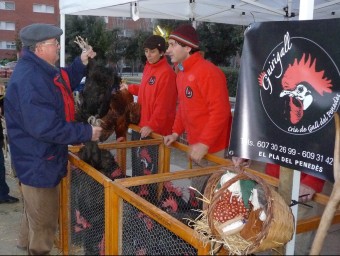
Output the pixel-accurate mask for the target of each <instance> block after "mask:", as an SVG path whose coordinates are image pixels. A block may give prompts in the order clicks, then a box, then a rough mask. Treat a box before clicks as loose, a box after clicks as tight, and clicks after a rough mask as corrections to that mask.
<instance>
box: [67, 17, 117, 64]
mask: <svg viewBox="0 0 340 256" xmlns="http://www.w3.org/2000/svg"><path fill="white" fill-rule="evenodd" d="M65 27H66V30H67V32H68V33H67V34H66V39H65V40H66V52H67V54H68V58H67V61H68V62H69V61H71V60H73V59H74V58H75V57H76V56H79V53H80V49H79V47H78V45H77V44H75V43H73V41H74V40H75V38H76V36H81V37H82V38H84V39H85V38H86V39H88V43H89V44H90V45H91V46H92V47H93V49H94V50H95V51H96V53H97V57H96V59H98V60H104V59H105V57H106V55H107V51H108V49H109V47H110V45H111V43H112V42H111V40H110V39H111V37H110V35H109V33H108V32H107V31H106V23H105V21H104V18H103V17H94V16H74V15H68V16H66V22H65Z"/></svg>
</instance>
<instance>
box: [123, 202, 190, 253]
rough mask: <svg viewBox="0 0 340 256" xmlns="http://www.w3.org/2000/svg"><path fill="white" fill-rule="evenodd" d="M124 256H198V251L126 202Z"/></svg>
mask: <svg viewBox="0 0 340 256" xmlns="http://www.w3.org/2000/svg"><path fill="white" fill-rule="evenodd" d="M123 212H124V214H123V234H122V236H123V237H122V240H123V241H122V255H197V250H196V249H195V248H194V247H192V246H191V245H190V244H188V243H186V242H185V241H184V240H183V239H181V238H180V237H178V236H176V235H175V234H174V233H172V232H171V231H170V230H168V229H166V228H165V227H164V226H162V225H160V224H159V223H157V222H156V221H154V220H152V219H151V218H150V217H148V216H147V215H146V214H144V213H143V212H141V211H139V210H138V209H137V208H135V207H133V206H132V205H131V204H129V203H126V202H124V206H123Z"/></svg>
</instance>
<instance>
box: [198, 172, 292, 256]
mask: <svg viewBox="0 0 340 256" xmlns="http://www.w3.org/2000/svg"><path fill="white" fill-rule="evenodd" d="M222 169H223V168H222ZM226 171H232V172H234V173H235V174H236V176H234V177H233V178H231V179H229V180H228V181H227V182H226V183H224V184H223V185H222V187H221V188H219V189H218V190H216V188H217V186H218V184H219V180H220V178H221V176H222V175H223V174H225V173H226ZM241 180H250V181H254V182H255V184H257V187H260V188H261V190H262V192H263V194H264V196H265V202H266V204H265V207H264V208H263V209H262V210H263V211H264V212H265V216H266V217H265V219H263V221H257V219H258V217H259V212H260V211H259V210H256V211H255V210H252V209H250V210H249V212H246V211H243V215H242V216H237V217H236V218H234V221H236V222H240V221H242V220H246V221H245V222H246V223H245V224H243V225H241V226H242V227H240V226H239V227H236V228H235V229H234V232H231V234H230V235H228V234H224V235H221V228H220V226H219V224H221V223H217V222H216V210H217V209H216V208H217V207H220V205H221V198H223V197H225V196H226V194H230V191H229V189H228V188H230V186H232V185H233V184H234V183H235V182H237V181H241ZM204 196H205V197H206V198H207V199H209V200H208V202H204V204H203V215H204V214H205V215H206V216H204V218H203V219H204V220H205V221H207V222H208V227H209V228H207V230H205V233H206V235H207V236H209V239H210V240H214V241H216V242H218V243H220V244H223V246H224V248H225V249H226V250H227V251H228V252H229V253H230V254H239V255H244V254H251V253H255V252H261V251H266V250H269V249H273V248H277V247H281V246H283V245H284V244H286V243H287V242H288V241H289V240H291V238H292V235H293V233H294V216H293V214H292V211H291V209H290V208H289V207H288V205H287V204H286V203H285V201H284V200H283V198H282V197H281V196H280V195H279V194H278V193H277V192H276V191H274V190H273V188H271V187H270V186H269V185H268V184H266V183H265V182H264V180H263V179H261V178H260V177H258V176H256V175H252V174H250V173H247V172H245V171H243V170H240V169H239V168H236V167H232V168H230V167H228V169H224V172H216V173H215V174H213V175H212V176H211V177H210V179H209V181H208V183H207V186H206V188H205V191H204ZM230 203H231V201H230ZM224 204H225V202H224ZM229 208H230V209H232V206H231V207H229ZM201 221H202V220H201ZM236 222H235V223H233V224H236ZM226 224H228V223H226ZM222 226H223V225H222ZM235 230H236V231H237V232H235Z"/></svg>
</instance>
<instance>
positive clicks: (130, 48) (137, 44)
mask: <svg viewBox="0 0 340 256" xmlns="http://www.w3.org/2000/svg"><path fill="white" fill-rule="evenodd" d="M149 36H151V34H150V33H147V32H143V31H139V32H138V33H137V34H136V35H135V36H134V37H132V38H129V39H128V40H129V42H128V45H127V47H126V49H125V59H126V60H128V61H129V62H130V63H131V66H132V72H134V71H135V70H136V68H135V67H136V66H137V65H138V64H140V63H141V62H145V58H144V49H143V44H144V41H145V40H146V38H147V37H149Z"/></svg>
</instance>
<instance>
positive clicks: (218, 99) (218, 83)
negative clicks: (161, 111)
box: [164, 24, 232, 162]
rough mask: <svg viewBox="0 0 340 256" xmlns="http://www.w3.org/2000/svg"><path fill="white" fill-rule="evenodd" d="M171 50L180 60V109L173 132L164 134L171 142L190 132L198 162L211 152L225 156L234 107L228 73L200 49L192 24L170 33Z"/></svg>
mask: <svg viewBox="0 0 340 256" xmlns="http://www.w3.org/2000/svg"><path fill="white" fill-rule="evenodd" d="M168 44H169V47H168V49H167V54H168V55H169V56H170V58H171V62H172V63H177V68H178V70H179V71H178V73H177V79H176V82H177V91H178V109H177V112H176V118H175V122H174V125H173V127H172V134H171V135H167V136H165V137H164V143H165V144H166V145H167V146H169V145H170V144H171V143H172V142H174V141H176V140H177V138H178V137H179V135H181V134H182V133H183V132H184V131H186V132H187V139H188V143H189V146H190V151H189V156H190V158H191V159H192V160H193V161H195V162H200V160H201V159H202V158H203V157H204V155H206V154H207V153H215V154H217V155H218V156H221V157H223V156H224V151H225V149H226V148H227V147H228V145H229V137H230V128H231V119H232V115H231V108H230V103H229V94H228V87H227V81H226V77H225V75H224V73H223V72H222V71H221V70H220V69H219V68H218V67H217V66H215V65H214V64H212V63H211V62H209V61H207V60H205V59H204V58H203V57H202V55H201V54H200V52H199V40H198V35H197V32H196V30H195V29H194V28H193V27H192V26H191V25H189V24H184V25H181V26H179V27H178V28H176V29H175V30H174V31H173V32H172V33H171V34H170V36H169V41H168Z"/></svg>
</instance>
